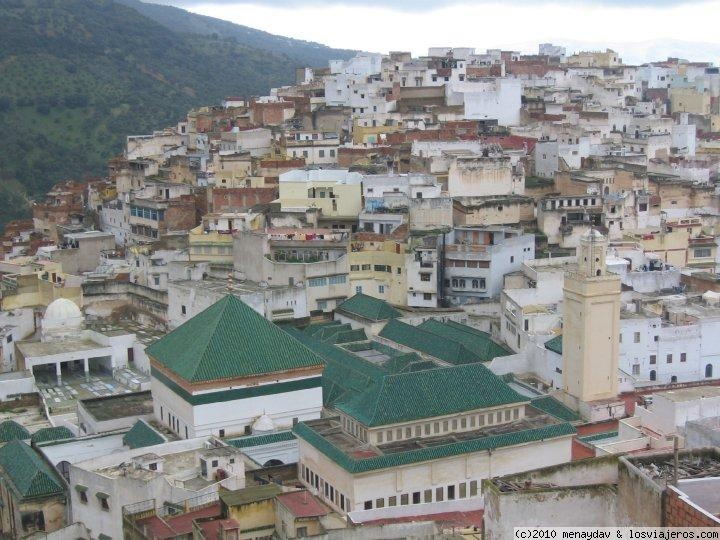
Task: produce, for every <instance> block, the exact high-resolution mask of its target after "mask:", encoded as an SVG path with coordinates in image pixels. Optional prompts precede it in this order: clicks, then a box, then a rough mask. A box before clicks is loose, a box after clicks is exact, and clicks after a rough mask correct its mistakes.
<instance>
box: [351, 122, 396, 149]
mask: <svg viewBox="0 0 720 540" xmlns="http://www.w3.org/2000/svg"><path fill="white" fill-rule="evenodd" d="M403 129H404V128H402V127H399V126H385V125H383V126H362V125H360V120H355V123H354V124H353V143H354V144H378V143H379V142H380V141H381V140H382V139H383V135H387V134H388V133H396V132H398V131H402V130H403Z"/></svg>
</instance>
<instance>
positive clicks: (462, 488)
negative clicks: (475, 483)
mask: <svg viewBox="0 0 720 540" xmlns="http://www.w3.org/2000/svg"><path fill="white" fill-rule="evenodd" d="M458 487H459V488H460V489H459V493H458V497H459V498H461V499H464V498H465V497H467V484H466V483H465V482H463V483H462V484H460V485H459V486H458Z"/></svg>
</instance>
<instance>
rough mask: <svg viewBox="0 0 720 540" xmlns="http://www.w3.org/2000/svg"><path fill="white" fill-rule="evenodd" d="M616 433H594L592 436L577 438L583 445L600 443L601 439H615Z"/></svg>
mask: <svg viewBox="0 0 720 540" xmlns="http://www.w3.org/2000/svg"><path fill="white" fill-rule="evenodd" d="M617 436H618V432H617V431H604V432H602V433H595V434H594V435H585V436H584V437H578V439H579V440H581V441H582V442H585V443H591V442H597V441H602V440H603V439H612V438H613V437H617Z"/></svg>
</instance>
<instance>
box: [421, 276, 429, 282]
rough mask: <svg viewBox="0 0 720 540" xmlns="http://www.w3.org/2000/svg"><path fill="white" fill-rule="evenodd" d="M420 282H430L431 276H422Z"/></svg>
mask: <svg viewBox="0 0 720 540" xmlns="http://www.w3.org/2000/svg"><path fill="white" fill-rule="evenodd" d="M420 281H430V274H420Z"/></svg>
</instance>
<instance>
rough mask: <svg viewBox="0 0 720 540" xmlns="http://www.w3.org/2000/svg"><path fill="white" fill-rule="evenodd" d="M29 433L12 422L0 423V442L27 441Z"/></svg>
mask: <svg viewBox="0 0 720 540" xmlns="http://www.w3.org/2000/svg"><path fill="white" fill-rule="evenodd" d="M29 438H30V432H29V431H28V430H27V429H25V428H24V427H23V426H21V425H20V424H18V423H17V422H15V421H14V420H5V421H4V422H0V442H8V441H14V440H16V439H20V440H22V439H29Z"/></svg>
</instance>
